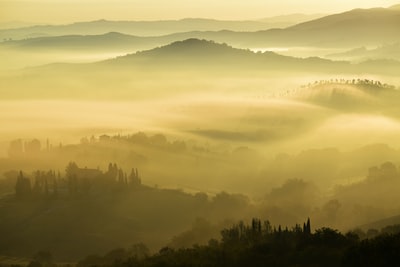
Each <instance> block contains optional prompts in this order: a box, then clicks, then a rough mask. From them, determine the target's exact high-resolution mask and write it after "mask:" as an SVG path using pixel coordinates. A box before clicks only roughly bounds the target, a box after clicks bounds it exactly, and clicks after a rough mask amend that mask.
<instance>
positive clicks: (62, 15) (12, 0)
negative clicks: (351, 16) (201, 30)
mask: <svg viewBox="0 0 400 267" xmlns="http://www.w3.org/2000/svg"><path fill="white" fill-rule="evenodd" d="M397 3H400V0H334V1H327V0H279V1H266V0H245V1H243V0H198V1H189V0H0V22H5V21H26V22H47V23H65V22H73V21H87V20H96V19H102V18H104V19H112V20H154V19H179V18H185V17H205V18H217V19H252V18H255V19H256V18H264V17H268V16H275V15H280V14H290V13H308V14H311V13H334V12H340V11H345V10H348V9H353V8H357V7H360V8H368V7H378V6H383V7H387V6H390V5H394V4H397Z"/></svg>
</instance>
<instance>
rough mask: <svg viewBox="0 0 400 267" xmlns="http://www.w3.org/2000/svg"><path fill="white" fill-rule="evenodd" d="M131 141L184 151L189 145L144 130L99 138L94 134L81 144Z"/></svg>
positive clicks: (82, 139) (84, 139)
mask: <svg viewBox="0 0 400 267" xmlns="http://www.w3.org/2000/svg"><path fill="white" fill-rule="evenodd" d="M121 141H125V142H129V143H133V144H139V145H146V146H156V147H160V148H169V149H172V150H175V151H184V150H185V149H186V148H187V145H186V143H185V142H184V141H179V140H175V141H169V140H168V139H167V137H166V136H165V135H163V134H154V135H147V134H145V133H143V132H137V133H135V134H130V135H126V136H122V135H113V136H110V135H105V134H104V135H101V136H99V137H98V138H96V137H95V136H92V137H90V138H87V137H83V138H81V144H83V145H89V144H95V143H98V142H100V143H107V142H121Z"/></svg>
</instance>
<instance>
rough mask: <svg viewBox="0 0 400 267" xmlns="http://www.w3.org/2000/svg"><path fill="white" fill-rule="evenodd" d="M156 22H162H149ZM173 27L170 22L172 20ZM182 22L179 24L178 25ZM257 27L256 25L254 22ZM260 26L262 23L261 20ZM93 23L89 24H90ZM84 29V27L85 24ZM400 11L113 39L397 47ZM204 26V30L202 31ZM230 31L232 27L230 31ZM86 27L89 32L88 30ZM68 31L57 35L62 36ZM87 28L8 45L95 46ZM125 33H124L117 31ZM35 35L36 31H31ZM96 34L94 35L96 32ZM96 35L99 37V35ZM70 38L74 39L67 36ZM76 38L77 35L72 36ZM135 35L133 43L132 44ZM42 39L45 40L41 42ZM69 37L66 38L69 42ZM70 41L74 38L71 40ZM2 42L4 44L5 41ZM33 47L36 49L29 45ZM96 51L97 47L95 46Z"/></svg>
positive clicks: (135, 46) (144, 44)
mask: <svg viewBox="0 0 400 267" xmlns="http://www.w3.org/2000/svg"><path fill="white" fill-rule="evenodd" d="M204 21H206V22H210V21H211V20H199V19H186V20H181V21H179V23H189V24H198V23H199V24H202V23H203V22H204ZM91 23H92V24H93V25H96V26H95V27H94V28H96V27H98V28H99V31H104V29H105V27H102V26H100V25H102V24H107V25H108V24H110V23H111V24H113V23H115V24H119V23H122V24H124V23H127V26H126V27H128V26H129V25H130V24H129V23H130V22H108V21H97V22H91ZM148 23H158V22H148ZM168 23H172V22H168ZM174 23H178V22H174ZM217 23H228V24H229V23H239V25H241V24H240V23H247V22H223V21H222V22H221V21H217ZM252 23H253V22H252ZM257 23H260V22H257ZM89 24H90V23H89ZM73 25H74V27H78V28H79V27H83V28H85V27H87V25H88V24H87V23H83V24H79V23H76V24H73ZM85 25H86V26H85ZM399 25H400V9H397V8H373V9H355V10H351V11H348V12H344V13H340V14H335V15H329V16H325V17H322V18H318V19H315V20H311V21H308V22H304V23H300V24H297V25H295V26H291V27H288V28H285V29H269V30H259V31H233V30H229V29H228V30H227V29H225V30H217V31H215V30H197V31H182V32H177V33H173V34H168V35H162V36H156V37H138V36H131V37H130V38H128V37H127V36H129V35H127V34H124V35H125V36H126V37H127V38H120V39H119V40H118V44H117V42H116V41H114V43H116V44H115V46H114V47H111V48H112V49H115V47H131V48H132V49H131V51H132V52H134V51H135V50H141V49H150V48H153V47H155V46H159V45H165V44H168V43H171V42H174V41H182V40H186V39H190V38H197V39H207V40H213V41H215V42H219V43H228V44H230V45H233V46H235V47H241V48H252V47H253V48H254V47H299V46H300V47H302V46H306V47H335V48H341V47H343V48H354V47H360V46H379V45H382V44H384V43H396V42H400V27H399ZM46 27H50V28H51V29H53V30H56V29H61V28H62V27H65V28H68V27H72V26H71V25H65V26H46ZM198 28H201V27H198ZM226 28H228V27H226ZM86 29H87V28H86ZM62 32H65V31H61V30H60V31H59V33H62ZM88 32H89V30H86V33H85V34H84V35H79V36H80V37H79V38H78V37H76V38H74V39H73V40H66V37H64V36H63V37H46V38H47V39H46V38H45V37H42V39H39V41H34V40H32V39H28V40H21V41H14V42H6V43H8V44H10V45H13V46H14V47H15V48H23V49H27V48H28V49H29V48H30V47H35V48H37V47H39V46H42V47H45V48H57V46H62V47H63V48H68V45H70V46H71V48H76V47H92V46H91V45H88V44H87V42H89V43H90V41H87V39H91V38H92V39H93V38H94V37H92V36H93V34H92V35H90V33H88ZM107 32H115V31H114V30H110V29H108V31H107ZM119 32H120V33H122V32H124V31H123V30H121V31H119ZM2 34H4V31H0V36H2ZM31 34H33V33H31ZM95 35H96V34H95ZM97 35H98V34H97ZM100 35H101V36H103V37H104V36H105V37H107V38H106V39H110V38H111V37H115V38H117V37H118V36H117V35H115V36H110V35H106V34H103V33H102V34H100ZM68 36H70V35H68ZM74 36H75V35H74ZM133 37H135V40H134V41H133ZM43 38H44V39H43ZM57 38H63V40H61V41H57ZM67 39H68V38H67ZM70 39H71V37H70ZM110 43H113V42H112V41H108V40H107V41H104V43H103V42H96V49H99V50H101V49H102V47H103V49H104V50H107V49H110V47H107V46H109V45H110ZM3 44H4V43H3ZM30 45H32V46H30ZM92 48H93V47H92Z"/></svg>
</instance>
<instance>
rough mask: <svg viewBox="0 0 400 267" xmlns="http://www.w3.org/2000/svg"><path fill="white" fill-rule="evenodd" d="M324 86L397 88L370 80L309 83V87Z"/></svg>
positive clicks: (337, 80)
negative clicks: (350, 85) (345, 85)
mask: <svg viewBox="0 0 400 267" xmlns="http://www.w3.org/2000/svg"><path fill="white" fill-rule="evenodd" d="M322 84H354V85H367V86H374V87H378V88H384V89H395V88H396V87H395V86H393V85H389V84H386V83H381V82H380V81H375V80H370V79H351V80H348V79H330V80H320V81H315V82H314V83H309V84H308V85H307V87H313V86H316V85H322Z"/></svg>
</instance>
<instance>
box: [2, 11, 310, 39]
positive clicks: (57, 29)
mask: <svg viewBox="0 0 400 267" xmlns="http://www.w3.org/2000/svg"><path fill="white" fill-rule="evenodd" d="M314 17H315V16H305V15H304V16H296V17H289V16H288V17H287V18H286V19H284V18H282V20H280V19H279V18H271V19H269V18H266V19H262V20H238V21H235V20H216V19H205V18H185V19H180V20H160V21H110V20H104V19H101V20H96V21H87V22H76V23H72V24H65V25H35V26H29V27H21V28H11V29H2V30H0V40H3V39H6V40H8V39H15V40H20V39H25V38H30V37H31V36H36V37H43V36H61V35H102V34H105V33H107V32H120V33H123V34H127V35H137V36H143V37H146V36H160V35H168V34H173V33H177V32H190V31H219V30H231V31H259V30H266V29H270V28H283V27H288V26H290V25H294V24H296V23H298V22H302V21H305V20H307V18H314Z"/></svg>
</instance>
